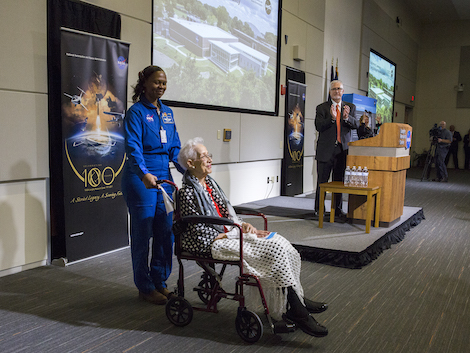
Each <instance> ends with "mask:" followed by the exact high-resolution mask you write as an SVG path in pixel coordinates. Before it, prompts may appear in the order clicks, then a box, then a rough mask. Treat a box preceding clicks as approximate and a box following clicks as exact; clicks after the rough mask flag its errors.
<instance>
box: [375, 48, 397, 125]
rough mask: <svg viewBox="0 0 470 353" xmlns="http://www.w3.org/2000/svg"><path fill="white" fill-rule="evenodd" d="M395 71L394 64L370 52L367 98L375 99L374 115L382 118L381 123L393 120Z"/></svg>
mask: <svg viewBox="0 0 470 353" xmlns="http://www.w3.org/2000/svg"><path fill="white" fill-rule="evenodd" d="M395 71H396V66H395V64H393V63H391V62H390V61H388V60H385V59H384V58H382V57H381V56H379V55H377V54H376V53H374V52H372V51H371V52H370V57H369V97H371V98H375V99H377V113H376V114H377V116H381V117H382V123H390V122H392V120H393V116H392V115H393V102H394V97H395Z"/></svg>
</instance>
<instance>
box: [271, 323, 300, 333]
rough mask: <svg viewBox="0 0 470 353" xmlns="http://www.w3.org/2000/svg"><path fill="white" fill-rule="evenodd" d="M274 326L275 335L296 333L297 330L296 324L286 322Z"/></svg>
mask: <svg viewBox="0 0 470 353" xmlns="http://www.w3.org/2000/svg"><path fill="white" fill-rule="evenodd" d="M273 326H274V327H273V331H274V333H275V334H277V333H289V332H294V331H295V330H296V327H295V324H294V323H288V322H285V321H284V320H281V321H277V322H275V323H274V325H273Z"/></svg>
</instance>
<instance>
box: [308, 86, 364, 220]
mask: <svg viewBox="0 0 470 353" xmlns="http://www.w3.org/2000/svg"><path fill="white" fill-rule="evenodd" d="M343 93H344V87H343V83H342V82H341V81H339V80H335V81H332V82H331V84H330V99H329V100H328V101H326V102H324V103H322V104H320V105H318V106H317V109H316V116H315V128H316V130H317V131H318V132H319V135H318V140H317V150H316V156H315V159H316V160H317V189H316V194H315V211H314V216H317V215H318V210H319V208H320V197H319V195H320V184H321V183H326V182H328V180H329V179H330V174H331V172H333V180H334V181H343V179H344V170H345V169H346V156H347V154H348V143H349V142H350V141H351V130H353V129H357V128H358V127H359V123H358V121H357V119H356V118H355V114H356V106H355V105H354V104H352V103H347V102H343V101H342V97H343ZM334 199H335V202H334V203H333V202H332V205H331V207H335V208H336V209H335V215H337V216H338V218H339V219H340V220H341V221H345V220H346V214H345V213H344V212H343V210H342V194H335V195H334Z"/></svg>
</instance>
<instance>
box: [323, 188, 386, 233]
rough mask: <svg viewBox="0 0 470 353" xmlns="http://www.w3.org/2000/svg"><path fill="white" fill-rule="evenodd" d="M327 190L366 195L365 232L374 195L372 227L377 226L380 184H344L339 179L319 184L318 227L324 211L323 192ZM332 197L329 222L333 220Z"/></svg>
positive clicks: (368, 229)
mask: <svg viewBox="0 0 470 353" xmlns="http://www.w3.org/2000/svg"><path fill="white" fill-rule="evenodd" d="M327 192H331V193H332V194H333V193H341V194H353V195H366V196H367V211H366V233H370V223H371V221H372V211H373V209H374V203H373V196H374V195H375V223H374V227H376V228H377V227H378V226H379V217H380V193H381V189H380V186H364V187H361V186H345V185H344V184H343V182H341V181H330V182H329V183H322V184H320V209H319V215H318V227H319V228H323V214H324V212H325V194H326V193H327ZM333 199H334V197H333V195H332V200H331V205H332V206H331V212H330V223H334V221H335V207H334V205H333V204H334V200H333Z"/></svg>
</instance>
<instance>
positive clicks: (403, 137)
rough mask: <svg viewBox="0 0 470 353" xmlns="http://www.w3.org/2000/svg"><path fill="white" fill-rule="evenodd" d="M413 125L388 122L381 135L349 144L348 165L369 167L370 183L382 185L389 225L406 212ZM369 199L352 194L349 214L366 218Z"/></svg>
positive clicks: (382, 215) (384, 222)
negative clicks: (404, 209) (406, 189)
mask: <svg viewBox="0 0 470 353" xmlns="http://www.w3.org/2000/svg"><path fill="white" fill-rule="evenodd" d="M411 131H412V128H411V126H409V125H407V124H397V123H384V124H383V125H382V126H381V127H380V131H379V133H378V134H377V136H374V137H371V138H367V139H363V140H358V141H354V142H350V143H349V154H348V157H347V163H346V165H348V166H350V167H351V168H352V167H353V166H356V168H357V167H358V166H361V168H364V167H367V169H369V185H370V186H372V185H373V186H380V187H381V188H382V197H381V202H380V217H379V221H380V223H381V224H380V225H381V226H385V227H388V226H390V225H392V224H393V223H394V222H395V221H397V220H398V219H399V218H400V217H401V216H402V215H403V206H404V203H405V183H406V170H407V169H408V168H409V167H410V146H411ZM365 202H366V199H365V197H364V196H361V195H349V202H348V203H349V204H348V217H349V218H352V219H353V221H357V220H365V219H366V207H365Z"/></svg>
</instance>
